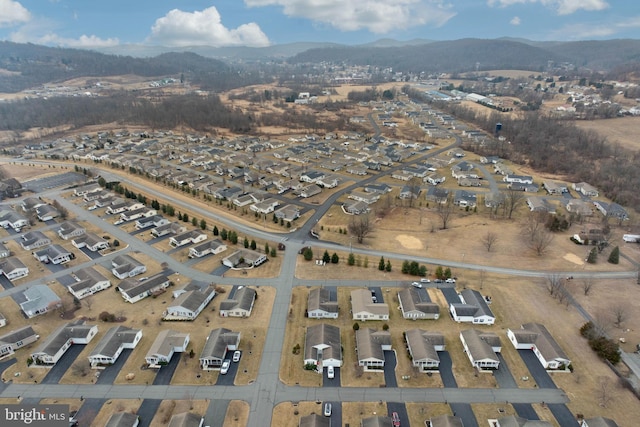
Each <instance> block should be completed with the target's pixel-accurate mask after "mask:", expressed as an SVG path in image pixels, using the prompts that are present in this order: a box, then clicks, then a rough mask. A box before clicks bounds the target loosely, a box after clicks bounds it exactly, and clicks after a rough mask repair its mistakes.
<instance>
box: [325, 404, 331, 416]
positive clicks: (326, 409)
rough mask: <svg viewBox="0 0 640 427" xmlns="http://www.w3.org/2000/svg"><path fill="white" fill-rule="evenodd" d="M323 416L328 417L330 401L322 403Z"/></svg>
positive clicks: (329, 414)
mask: <svg viewBox="0 0 640 427" xmlns="http://www.w3.org/2000/svg"><path fill="white" fill-rule="evenodd" d="M324 416H325V417H330V416H331V403H325V404H324Z"/></svg>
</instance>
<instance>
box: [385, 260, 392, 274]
mask: <svg viewBox="0 0 640 427" xmlns="http://www.w3.org/2000/svg"><path fill="white" fill-rule="evenodd" d="M384 269H385V270H386V271H387V272H390V271H391V261H387V265H386V266H385V267H384Z"/></svg>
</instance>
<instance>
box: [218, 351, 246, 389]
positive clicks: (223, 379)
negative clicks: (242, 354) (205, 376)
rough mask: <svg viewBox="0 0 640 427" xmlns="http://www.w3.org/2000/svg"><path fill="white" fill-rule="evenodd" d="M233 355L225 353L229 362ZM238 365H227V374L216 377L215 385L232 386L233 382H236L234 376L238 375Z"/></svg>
mask: <svg viewBox="0 0 640 427" xmlns="http://www.w3.org/2000/svg"><path fill="white" fill-rule="evenodd" d="M232 355H233V352H228V353H227V357H228V359H229V360H231V356H232ZM239 365H240V363H239V362H238V363H234V362H231V364H230V365H229V372H227V373H226V374H224V375H222V374H220V375H218V381H216V385H233V383H234V381H235V380H236V374H237V373H238V366H239Z"/></svg>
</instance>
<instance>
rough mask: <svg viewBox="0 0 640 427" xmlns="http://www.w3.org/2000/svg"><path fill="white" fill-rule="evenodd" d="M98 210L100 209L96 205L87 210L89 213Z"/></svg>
mask: <svg viewBox="0 0 640 427" xmlns="http://www.w3.org/2000/svg"><path fill="white" fill-rule="evenodd" d="M96 209H98V207H97V206H96V205H93V206H89V207H88V208H87V210H88V211H95V210H96Z"/></svg>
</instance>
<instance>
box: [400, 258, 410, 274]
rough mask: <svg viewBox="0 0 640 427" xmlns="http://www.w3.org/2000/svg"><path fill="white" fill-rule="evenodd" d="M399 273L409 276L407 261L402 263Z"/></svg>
mask: <svg viewBox="0 0 640 427" xmlns="http://www.w3.org/2000/svg"><path fill="white" fill-rule="evenodd" d="M400 271H401V272H402V274H409V261H407V260H406V259H405V260H404V261H402V269H401V270H400Z"/></svg>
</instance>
